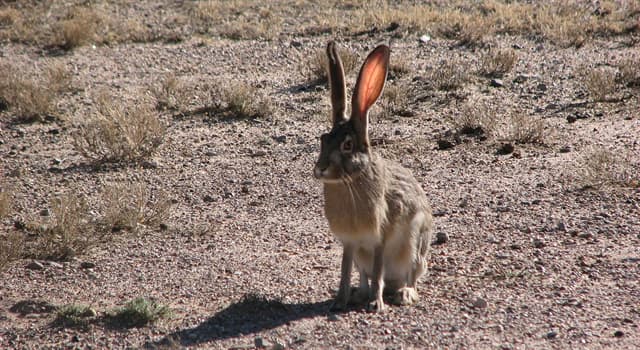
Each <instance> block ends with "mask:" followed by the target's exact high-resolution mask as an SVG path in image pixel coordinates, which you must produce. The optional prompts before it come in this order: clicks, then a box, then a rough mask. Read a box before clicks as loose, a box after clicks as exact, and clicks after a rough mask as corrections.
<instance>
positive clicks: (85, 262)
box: [80, 261, 96, 269]
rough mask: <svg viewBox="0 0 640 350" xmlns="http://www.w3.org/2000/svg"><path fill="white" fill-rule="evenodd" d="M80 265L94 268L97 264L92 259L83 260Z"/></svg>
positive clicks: (84, 267)
mask: <svg viewBox="0 0 640 350" xmlns="http://www.w3.org/2000/svg"><path fill="white" fill-rule="evenodd" d="M80 267H81V268H83V269H92V268H94V267H96V264H95V263H92V262H91V261H83V262H81V263H80Z"/></svg>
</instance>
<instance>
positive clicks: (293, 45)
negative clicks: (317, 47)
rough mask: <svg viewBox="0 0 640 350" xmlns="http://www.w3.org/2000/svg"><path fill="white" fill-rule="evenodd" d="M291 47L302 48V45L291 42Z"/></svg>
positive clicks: (297, 42) (294, 41) (295, 41)
mask: <svg viewBox="0 0 640 350" xmlns="http://www.w3.org/2000/svg"><path fill="white" fill-rule="evenodd" d="M291 47H302V43H301V42H299V41H297V40H291Z"/></svg>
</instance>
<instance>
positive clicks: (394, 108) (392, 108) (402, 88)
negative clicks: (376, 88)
mask: <svg viewBox="0 0 640 350" xmlns="http://www.w3.org/2000/svg"><path fill="white" fill-rule="evenodd" d="M409 94H410V91H409V88H407V86H406V85H405V84H402V83H387V85H386V86H385V88H384V91H383V93H382V101H381V102H382V113H383V115H384V116H386V117H389V116H392V115H397V114H400V115H407V114H410V112H411V111H408V110H407V108H408V104H409Z"/></svg>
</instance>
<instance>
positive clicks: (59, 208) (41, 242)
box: [26, 193, 97, 260]
mask: <svg viewBox="0 0 640 350" xmlns="http://www.w3.org/2000/svg"><path fill="white" fill-rule="evenodd" d="M49 206H50V207H51V212H50V216H49V217H48V220H46V221H45V222H43V223H34V224H30V225H29V226H30V227H29V228H28V229H29V231H33V233H34V234H35V239H34V240H33V241H31V242H27V243H26V256H28V257H31V258H35V259H51V260H68V259H70V258H72V257H74V256H76V255H78V254H80V253H82V252H83V251H85V250H86V249H87V248H88V247H90V246H91V245H93V244H95V243H96V240H97V235H96V233H95V231H94V229H93V227H92V225H91V223H90V222H89V220H88V218H89V217H90V216H89V208H88V205H87V202H86V200H85V198H84V197H81V196H78V194H77V193H67V194H64V195H62V196H60V197H56V198H54V199H53V200H51V202H50V203H49Z"/></svg>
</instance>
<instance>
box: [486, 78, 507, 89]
mask: <svg viewBox="0 0 640 350" xmlns="http://www.w3.org/2000/svg"><path fill="white" fill-rule="evenodd" d="M489 85H490V86H492V87H498V88H499V87H503V86H504V82H503V81H502V79H491V81H490V82H489Z"/></svg>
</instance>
